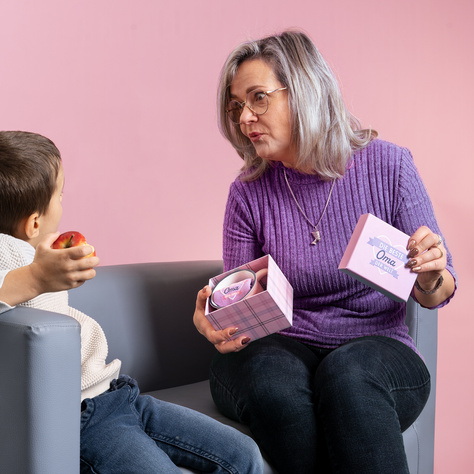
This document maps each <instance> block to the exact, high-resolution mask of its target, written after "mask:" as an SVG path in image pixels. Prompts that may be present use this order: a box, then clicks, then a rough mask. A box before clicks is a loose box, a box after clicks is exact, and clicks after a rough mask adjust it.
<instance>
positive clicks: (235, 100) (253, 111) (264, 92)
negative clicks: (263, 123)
mask: <svg viewBox="0 0 474 474" xmlns="http://www.w3.org/2000/svg"><path fill="white" fill-rule="evenodd" d="M285 89H288V87H280V88H278V89H273V90H272V91H260V93H261V94H265V97H267V96H268V94H272V93H273V92H278V91H284V90H285ZM255 91H258V89H253V90H251V91H250V92H248V93H247V97H248V96H249V95H250V94H251V93H252V92H255ZM230 102H237V103H238V104H239V105H240V115H239V121H238V122H235V121H234V120H232V117H231V113H232V110H227V109H226V113H227V115H228V117H229V119H230V121H231V122H232V123H235V124H236V125H240V124H241V122H240V116H241V115H242V112H243V111H244V108H245V106H247V107H248V108H249V110H250V111H251V112H252V113H254V114H255V115H263V114H265V113H266V112H267V110H268V105H269V102H268V97H267V108H266V109H265V111H264V112H261V113H258V112H257V111H256V110H254V109H253V108H252V106H251V105H249V104H247V102H248V99H247V100H246V101H245V102H240V101H239V100H237V99H232V100H230V101H229V103H230Z"/></svg>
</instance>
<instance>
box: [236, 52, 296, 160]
mask: <svg viewBox="0 0 474 474" xmlns="http://www.w3.org/2000/svg"><path fill="white" fill-rule="evenodd" d="M280 87H283V85H282V84H281V83H280V82H279V81H278V80H277V78H276V77H275V74H274V73H273V70H272V68H271V67H270V66H269V65H268V64H267V63H265V62H264V61H262V60H260V59H251V60H247V61H244V62H243V63H242V64H241V65H240V67H239V69H238V70H237V73H236V75H235V77H234V80H233V82H232V84H231V86H230V94H231V98H232V99H236V100H238V101H240V102H245V100H246V99H247V94H248V93H249V92H250V91H253V90H255V89H257V90H260V91H262V92H267V91H272V90H274V89H278V88H280ZM240 130H241V131H242V133H243V134H244V135H245V136H246V137H248V138H249V139H250V141H251V142H252V144H253V146H254V147H255V150H256V152H257V154H258V156H259V157H260V158H262V159H263V160H269V161H281V162H283V163H284V164H285V165H287V166H290V167H291V166H292V165H294V164H295V163H296V152H295V150H294V147H293V146H292V145H291V127H290V108H289V106H288V92H287V91H286V90H282V91H278V92H273V93H272V94H269V95H268V110H267V111H266V112H265V113H264V114H263V115H256V114H254V113H253V112H252V111H251V110H250V109H249V108H248V107H247V106H246V107H244V109H243V111H242V115H241V117H240Z"/></svg>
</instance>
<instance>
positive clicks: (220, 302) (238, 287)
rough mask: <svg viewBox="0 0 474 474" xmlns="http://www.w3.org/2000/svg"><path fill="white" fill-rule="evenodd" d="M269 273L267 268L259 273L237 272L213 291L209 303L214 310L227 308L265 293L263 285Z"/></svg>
mask: <svg viewBox="0 0 474 474" xmlns="http://www.w3.org/2000/svg"><path fill="white" fill-rule="evenodd" d="M267 273H268V269H267V268H262V269H261V270H258V271H257V272H254V271H253V270H236V271H235V272H232V273H230V274H229V275H227V276H226V277H225V278H223V279H222V280H221V281H220V282H219V283H218V284H217V285H216V286H215V287H214V289H213V290H212V294H211V297H210V299H209V302H210V304H211V306H212V307H213V308H216V309H220V308H225V307H226V306H229V305H231V304H233V303H237V301H241V300H243V299H245V298H248V297H250V296H253V295H256V294H257V293H260V292H261V291H264V287H263V286H262V284H263V283H264V279H265V278H264V277H266V275H267Z"/></svg>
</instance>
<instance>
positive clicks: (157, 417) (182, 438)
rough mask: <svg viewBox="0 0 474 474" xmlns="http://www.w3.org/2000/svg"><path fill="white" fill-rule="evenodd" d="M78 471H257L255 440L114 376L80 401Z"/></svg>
mask: <svg viewBox="0 0 474 474" xmlns="http://www.w3.org/2000/svg"><path fill="white" fill-rule="evenodd" d="M81 408H82V410H83V412H82V415H81V473H82V474H84V473H97V474H108V473H110V474H122V473H123V474H138V473H140V474H150V473H166V474H168V473H170V474H171V473H179V472H181V471H180V470H179V469H178V468H177V467H176V466H183V467H188V468H190V469H195V470H198V471H201V472H212V473H240V474H247V473H255V474H256V473H262V472H263V461H262V458H261V455H260V450H259V449H258V446H257V445H256V444H255V442H254V441H253V440H252V439H251V438H249V437H248V436H245V435H244V434H242V433H240V432H239V431H237V430H235V429H233V428H230V427H228V426H225V425H223V424H222V423H219V422H217V421H215V420H213V419H212V418H210V417H207V416H205V415H203V414H201V413H198V412H195V411H193V410H190V409H188V408H184V407H181V406H178V405H174V404H172V403H167V402H164V401H161V400H158V399H156V398H154V397H151V396H149V395H140V394H139V390H138V386H137V384H136V382H135V381H134V380H133V379H131V378H130V377H127V376H120V377H119V378H118V379H117V380H114V381H113V382H112V383H111V386H110V389H109V390H108V391H107V392H105V393H103V394H101V395H99V396H97V397H94V398H88V399H86V400H84V401H83V402H82V407H81Z"/></svg>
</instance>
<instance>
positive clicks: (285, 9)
mask: <svg viewBox="0 0 474 474" xmlns="http://www.w3.org/2000/svg"><path fill="white" fill-rule="evenodd" d="M473 17H474V4H473V3H472V1H470V0H452V1H450V2H448V1H443V0H431V1H430V0H417V1H412V0H398V1H391V2H390V1H384V0H359V1H357V2H354V1H352V0H334V1H332V2H328V1H324V2H323V1H317V0H316V1H315V0H311V1H310V0H292V1H291V2H288V1H287V0H285V1H282V0H271V1H255V0H251V1H250V0H240V1H239V2H226V1H223V0H201V1H199V2H198V1H194V0H184V1H183V0H181V1H176V2H165V1H158V0H141V1H139V2H131V1H124V0H99V1H97V0H94V1H91V0H82V1H77V0H76V1H72V0H71V1H68V2H64V1H61V0H42V1H41V2H33V1H29V0H16V1H15V2H2V5H1V6H0V44H1V47H0V51H1V58H2V64H1V68H0V104H1V114H0V129H23V130H31V131H37V132H40V133H43V134H45V135H47V136H49V137H51V138H52V139H53V140H54V141H55V142H56V143H57V145H58V146H59V147H60V149H61V150H62V153H63V158H64V165H65V171H66V196H65V200H64V204H65V217H64V219H63V224H62V228H61V230H63V231H65V230H73V229H75V230H80V231H81V232H83V233H84V234H85V235H86V236H87V238H88V240H89V241H90V242H91V243H93V244H94V245H95V246H96V249H97V251H98V255H99V256H100V257H101V259H102V263H103V264H117V263H129V262H145V261H158V260H187V259H189V260H196V259H208V258H220V255H221V223H222V216H223V211H224V205H225V200H226V195H227V190H228V186H229V183H230V182H231V181H232V180H233V178H234V176H235V174H236V172H237V170H238V168H239V166H240V160H239V158H238V157H237V156H236V155H235V154H234V153H233V151H232V150H231V148H230V147H229V146H228V145H227V144H226V143H225V142H224V140H223V138H222V137H221V136H220V135H219V132H218V130H217V127H216V121H215V118H216V113H215V89H216V83H217V77H218V74H219V71H220V68H221V66H222V63H223V61H224V59H225V57H226V55H227V54H228V52H229V51H230V50H231V48H232V47H234V46H235V45H236V44H238V43H239V42H241V41H242V40H245V39H246V38H248V37H256V36H261V35H263V34H267V33H273V32H275V31H278V30H281V29H284V28H286V27H292V26H297V27H301V28H303V29H305V30H306V31H307V32H308V33H309V34H310V35H311V36H312V38H313V39H314V41H315V42H316V44H317V45H318V46H319V48H320V49H321V51H322V52H323V54H324V55H325V57H326V58H327V59H328V61H329V62H330V64H331V65H332V66H333V68H334V70H335V71H336V73H337V74H338V76H339V78H340V80H341V83H342V84H343V91H344V94H345V98H346V100H347V103H348V105H349V107H350V109H351V110H352V111H353V112H354V113H355V114H356V115H357V116H358V117H359V118H360V119H361V121H362V122H363V124H365V125H371V126H373V127H374V128H375V129H377V130H378V131H379V133H380V135H381V137H382V138H384V139H387V140H391V141H394V142H396V143H398V144H401V145H404V146H407V147H409V148H410V149H411V150H412V151H413V153H414V156H415V161H416V163H417V165H418V167H419V170H420V172H421V174H422V176H423V178H424V180H425V183H426V185H427V187H428V189H429V191H430V194H431V196H432V199H433V203H434V206H435V209H436V212H437V216H438V218H439V221H440V223H441V226H442V228H443V230H444V233H445V236H446V238H447V241H448V243H449V246H450V249H451V251H452V252H453V254H454V257H455V263H456V266H457V270H458V272H459V277H460V280H461V289H460V291H459V292H458V295H457V297H456V298H455V300H454V301H453V303H452V304H451V305H449V306H448V307H447V308H445V309H443V310H442V311H440V323H439V329H440V335H439V373H438V391H437V397H438V398H437V401H438V405H437V407H438V408H437V430H436V460H435V462H436V473H438V474H444V473H449V474H451V473H453V472H455V473H460V474H463V473H468V472H473V469H474V467H473V466H474V449H473V448H474V422H473V420H474V407H473V406H474V403H473V395H474V376H473V374H474V372H473V370H472V363H473V361H474V350H473V345H472V344H471V341H470V339H471V334H472V333H474V318H473V317H471V314H472V309H471V310H469V309H468V308H471V306H470V304H468V296H467V293H466V292H464V289H465V288H470V289H472V288H474V282H473V277H472V272H469V271H468V268H469V265H470V264H471V265H472V263H473V260H472V257H471V255H470V253H469V252H468V253H466V251H465V248H466V247H467V248H468V249H469V247H470V241H471V240H472V236H473V230H474V229H473V219H472V216H473V199H472V183H471V182H472V174H473V158H474V157H473V151H472V150H473V147H472V145H471V142H470V140H471V139H472V135H473V131H472V127H471V126H470V125H471V124H470V123H469V122H470V121H471V120H472V110H473V108H474V100H473V99H474V95H473V84H474V65H473V56H472V49H473V46H474V44H473V33H472V31H473V30H472V18H473ZM462 243H465V244H467V245H464V246H463V247H461V245H462ZM203 283H204V282H203ZM191 310H192V308H190V312H191Z"/></svg>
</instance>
